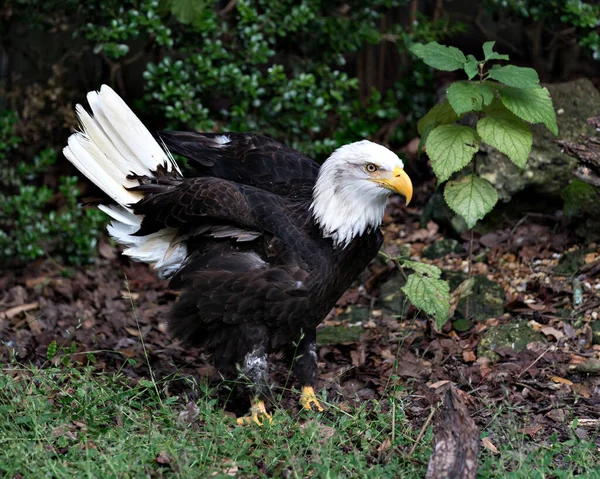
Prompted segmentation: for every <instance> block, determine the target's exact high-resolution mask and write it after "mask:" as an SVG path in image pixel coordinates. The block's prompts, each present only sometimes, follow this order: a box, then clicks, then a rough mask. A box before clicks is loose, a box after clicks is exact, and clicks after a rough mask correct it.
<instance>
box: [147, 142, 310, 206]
mask: <svg viewBox="0 0 600 479" xmlns="http://www.w3.org/2000/svg"><path fill="white" fill-rule="evenodd" d="M159 138H160V139H161V140H162V142H164V144H165V146H166V147H167V148H168V149H169V151H170V152H171V153H174V154H177V155H181V156H183V157H186V158H188V159H190V160H192V162H193V163H192V164H191V165H190V166H191V170H192V174H194V175H195V174H197V175H200V176H216V177H218V178H223V179H226V180H231V181H235V182H236V183H241V184H245V185H250V186H255V187H257V188H261V189H264V190H267V191H270V192H272V193H276V194H278V195H283V196H288V197H307V196H310V194H311V192H312V188H313V187H314V185H315V181H316V179H317V175H318V173H319V164H318V163H316V162H315V161H313V160H311V159H310V158H308V157H307V156H305V155H303V154H302V153H300V152H298V151H296V150H294V149H293V148H290V147H288V146H286V145H284V144H282V143H279V142H278V141H275V140H274V139H272V138H269V137H268V136H264V135H258V134H255V133H220V134H217V133H193V132H176V131H170V132H161V133H160V134H159Z"/></svg>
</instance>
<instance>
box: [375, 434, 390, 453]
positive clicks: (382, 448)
mask: <svg viewBox="0 0 600 479" xmlns="http://www.w3.org/2000/svg"><path fill="white" fill-rule="evenodd" d="M391 446H392V441H391V440H390V438H389V437H386V438H385V439H384V440H383V442H382V443H381V444H380V445H379V447H378V448H377V452H378V453H379V454H381V453H383V452H385V451H387V450H388V449H389V448H390V447H391Z"/></svg>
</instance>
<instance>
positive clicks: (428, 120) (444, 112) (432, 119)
mask: <svg viewBox="0 0 600 479" xmlns="http://www.w3.org/2000/svg"><path fill="white" fill-rule="evenodd" d="M456 120H458V115H457V114H456V112H455V111H454V110H453V109H452V107H451V106H450V103H449V102H448V101H447V100H445V101H443V102H442V103H438V104H437V105H435V106H434V107H433V108H432V109H431V110H429V111H428V112H427V114H426V115H425V116H424V117H423V118H421V119H420V120H419V123H417V130H418V131H419V135H421V137H422V138H423V139H424V140H426V139H427V136H428V135H429V133H430V132H431V130H433V129H434V128H435V127H436V126H440V125H447V124H448V123H454V122H455V121H456Z"/></svg>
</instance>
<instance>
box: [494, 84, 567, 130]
mask: <svg viewBox="0 0 600 479" xmlns="http://www.w3.org/2000/svg"><path fill="white" fill-rule="evenodd" d="M500 100H501V101H502V103H503V104H504V106H505V107H506V108H508V109H509V110H510V111H512V112H513V113H514V114H515V115H517V116H518V117H519V118H522V119H523V120H525V121H528V122H529V123H543V124H544V125H546V128H548V130H550V131H551V132H552V133H553V134H554V135H558V126H557V124H556V114H555V113H554V107H553V106H552V99H551V98H550V92H549V91H548V89H547V88H540V87H537V88H510V87H508V88H502V89H500Z"/></svg>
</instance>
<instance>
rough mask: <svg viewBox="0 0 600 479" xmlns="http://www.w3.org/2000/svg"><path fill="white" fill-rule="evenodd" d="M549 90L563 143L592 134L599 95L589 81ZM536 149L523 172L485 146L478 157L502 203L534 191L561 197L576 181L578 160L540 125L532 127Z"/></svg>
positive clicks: (480, 167)
mask: <svg viewBox="0 0 600 479" xmlns="http://www.w3.org/2000/svg"><path fill="white" fill-rule="evenodd" d="M545 86H546V88H548V90H549V91H550V96H551V97H552V102H553V104H554V108H555V110H556V111H557V112H558V114H557V115H556V120H557V123H558V129H559V138H560V139H561V140H567V141H574V140H577V139H578V138H579V135H580V134H582V133H583V134H588V135H591V134H593V133H594V128H593V127H592V126H591V125H589V124H588V123H587V121H586V120H587V119H588V118H590V117H592V116H596V115H598V112H599V111H600V92H599V91H598V90H597V89H596V88H595V87H594V85H593V83H592V82H591V81H590V80H588V79H581V80H575V81H571V82H566V83H556V84H549V85H545ZM532 132H533V147H532V149H531V153H530V154H529V159H528V161H527V165H526V167H525V169H524V170H523V171H521V170H520V169H519V167H517V166H516V165H514V164H513V163H512V162H511V161H510V160H509V159H508V158H507V157H506V155H504V154H503V153H500V152H499V151H497V150H495V149H493V148H491V147H489V146H487V145H484V146H482V148H481V151H480V153H479V154H478V160H477V164H478V170H479V174H480V175H481V176H482V177H483V178H485V179H487V180H488V181H490V182H491V183H492V184H493V185H494V187H495V188H496V189H497V190H498V197H499V199H500V200H501V201H504V202H508V201H509V200H510V199H511V198H512V197H513V195H515V193H518V192H520V191H523V190H525V189H527V188H532V189H533V190H534V191H535V192H536V193H542V194H545V195H550V196H558V197H560V194H561V192H562V190H563V188H564V187H565V186H567V185H568V184H569V181H570V180H571V179H572V178H573V169H574V168H575V166H576V164H577V160H575V159H574V158H573V157H571V156H568V155H567V154H565V153H564V152H563V151H562V148H561V146H560V145H558V144H557V139H558V138H557V137H555V136H554V135H553V134H552V133H550V131H548V129H547V128H546V127H545V126H544V125H541V124H537V125H533V126H532Z"/></svg>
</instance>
